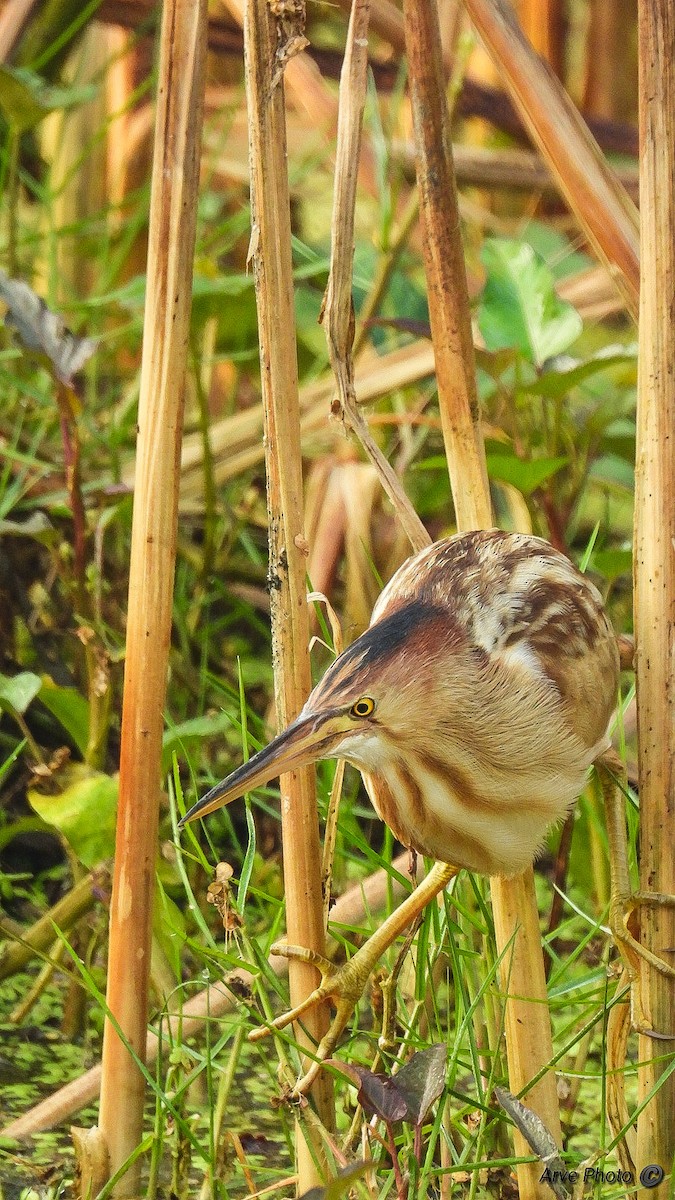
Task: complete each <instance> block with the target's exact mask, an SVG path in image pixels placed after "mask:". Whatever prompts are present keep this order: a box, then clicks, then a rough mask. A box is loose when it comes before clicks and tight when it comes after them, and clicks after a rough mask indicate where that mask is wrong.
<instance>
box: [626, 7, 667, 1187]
mask: <svg viewBox="0 0 675 1200" xmlns="http://www.w3.org/2000/svg"><path fill="white" fill-rule="evenodd" d="M638 28H639V58H640V165H641V174H640V195H641V205H640V212H641V219H642V228H641V234H642V241H641V258H642V264H643V267H642V283H641V303H640V351H639V368H638V409H637V447H636V480H635V484H636V490H635V560H634V563H635V566H634V571H635V643H636V676H637V713H638V743H639V778H640V886H641V889H642V890H643V891H646V892H657V893H662V894H663V893H665V894H670V895H671V896H672V895H673V894H674V893H675V855H674V854H673V847H674V846H675V319H674V318H675V313H674V311H673V296H675V242H674V241H673V228H674V227H675V12H674V10H673V5H672V3H671V0H640V3H639V5H638ZM639 911H640V931H641V940H642V941H643V943H644V944H645V946H647V947H648V948H649V949H650V950H652V951H653V952H654V953H655V954H657V955H660V956H661V957H662V958H665V959H667V961H668V962H670V963H671V964H672V963H673V949H674V948H675V908H673V907H672V906H671V907H659V906H657V905H654V906H651V905H649V906H643V907H642V908H641V909H640V910H639ZM639 987H640V994H641V999H642V1006H643V1009H644V1011H645V1014H646V1016H647V1019H648V1020H649V1021H650V1023H651V1026H652V1028H653V1029H655V1030H657V1031H659V1032H661V1033H670V1034H671V1036H672V1034H673V1033H674V1032H675V981H673V980H672V979H668V978H665V977H664V976H663V975H660V974H658V973H657V972H656V971H655V970H653V969H652V968H650V967H647V966H646V965H645V964H643V965H642V969H641V972H640V980H639ZM639 1044H640V1066H639V1068H638V1096H639V1099H640V1100H641V1101H644V1100H645V1099H646V1098H647V1096H648V1095H649V1094H650V1092H651V1091H652V1088H655V1087H658V1088H659V1090H658V1092H657V1093H656V1095H655V1096H654V1098H653V1099H652V1100H651V1102H650V1103H649V1104H648V1105H647V1106H646V1108H645V1109H644V1110H643V1111H642V1112H641V1113H640V1115H639V1117H638V1140H637V1166H638V1169H640V1168H642V1167H644V1166H645V1165H647V1164H649V1163H656V1164H659V1165H660V1166H661V1167H663V1168H664V1170H665V1171H666V1172H668V1171H669V1170H672V1162H673V1153H674V1151H675V1073H674V1072H672V1070H671V1074H670V1077H669V1078H668V1079H666V1080H663V1079H662V1076H663V1075H664V1073H665V1072H666V1071H667V1070H668V1069H669V1068H672V1065H673V1042H672V1041H670V1042H664V1043H660V1042H658V1041H654V1040H652V1039H649V1038H646V1037H642V1038H640V1043H639ZM669 1187H670V1188H672V1180H671V1182H670V1185H669V1183H668V1178H666V1181H665V1182H664V1183H662V1184H661V1186H660V1187H658V1188H655V1189H652V1190H649V1191H646V1190H642V1191H641V1192H640V1194H641V1195H643V1196H645V1197H646V1196H653V1197H655V1198H656V1200H665V1197H666V1196H667V1195H670V1194H671V1192H670V1190H669Z"/></svg>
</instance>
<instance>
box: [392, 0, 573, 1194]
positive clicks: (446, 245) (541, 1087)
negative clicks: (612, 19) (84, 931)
mask: <svg viewBox="0 0 675 1200" xmlns="http://www.w3.org/2000/svg"><path fill="white" fill-rule="evenodd" d="M403 18H404V23H405V29H406V46H407V53H408V71H409V76H408V78H409V87H410V99H411V106H412V116H413V128H414V133H415V143H416V146H417V178H418V187H419V191H420V216H421V221H422V233H423V247H424V262H425V272H426V279H427V294H428V299H429V316H430V320H431V330H432V337H433V344H434V352H435V356H436V377H437V381H438V398H439V406H440V411H441V417H442V422H443V436H444V441H445V450H446V456H447V460H448V469H449V472H450V481H451V486H452V495H453V500H454V504H455V514H456V519H457V526H458V528H459V529H481V528H483V529H484V528H489V527H490V526H491V525H492V524H493V517H492V509H491V504H490V492H489V486H488V478H487V468H486V463H485V449H484V445H483V439H482V436H481V430H480V414H479V407H478V397H477V392H476V371H475V361H474V350H473V340H472V335H471V313H470V308H469V297H468V291H467V283H466V273H465V268H464V255H463V249H462V243H461V237H460V224H459V212H458V206H457V187H456V182H455V175H454V169H453V162H452V155H451V151H450V140H449V137H448V129H447V124H448V118H447V104H446V98H445V86H444V78H443V63H442V58H441V51H440V34H439V30H438V18H437V14H436V11H435V4H434V3H433V2H432V0H428V3H427V4H426V5H419V4H417V3H416V0H404V4H403ZM491 891H492V902H493V913H494V924H495V935H496V939H497V948H498V951H499V952H500V953H504V958H503V961H502V971H501V980H502V986H503V988H504V993H505V995H506V1044H507V1054H508V1063H509V1082H510V1086H511V1090H512V1091H513V1092H514V1093H516V1094H517V1095H521V1094H522V1093H523V1092H524V1093H525V1094H526V1102H527V1104H528V1105H529V1106H530V1107H531V1108H533V1109H534V1111H535V1112H536V1113H537V1114H538V1116H539V1117H540V1118H541V1119H542V1121H543V1122H544V1124H545V1125H546V1126H547V1127H548V1129H549V1130H550V1132H551V1133H552V1135H553V1137H554V1138H555V1139H556V1141H557V1143H558V1145H560V1144H561V1141H562V1138H561V1130H560V1117H559V1112H558V1099H557V1093H556V1082H555V1075H554V1074H553V1073H552V1072H551V1071H550V1070H546V1068H547V1065H548V1064H549V1063H550V1062H551V1060H552V1058H553V1046H552V1040H551V1026H550V1020H549V1015H548V1006H547V993H546V980H545V977H544V964H543V955H542V948H541V935H540V931H539V914H538V910H537V903H536V896H535V890H534V874H533V871H532V869H531V868H530V869H529V871H527V872H525V874H524V875H522V876H520V877H518V878H516V879H509V880H504V879H493V880H492V881H491ZM540 1072H542V1073H543V1074H542V1078H541V1079H540V1080H539V1082H538V1083H537V1084H536V1085H535V1086H534V1087H532V1088H528V1085H529V1083H530V1081H531V1080H532V1079H534V1078H535V1077H537V1076H538V1075H539V1074H540ZM514 1140H515V1144H516V1150H517V1153H518V1154H519V1155H520V1156H527V1155H528V1154H529V1147H528V1146H527V1144H526V1142H525V1140H524V1139H523V1138H522V1136H521V1135H520V1134H519V1133H515V1134H514ZM517 1174H518V1185H519V1191H520V1196H521V1198H522V1200H530V1198H535V1197H540V1196H541V1197H543V1196H544V1195H546V1194H547V1188H546V1187H545V1186H544V1185H540V1183H539V1177H540V1175H541V1170H540V1165H539V1164H537V1163H534V1164H533V1163H520V1164H519V1165H518V1167H517Z"/></svg>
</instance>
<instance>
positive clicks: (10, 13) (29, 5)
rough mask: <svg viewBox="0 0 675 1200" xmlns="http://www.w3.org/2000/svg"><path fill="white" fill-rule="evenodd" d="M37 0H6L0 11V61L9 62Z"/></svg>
mask: <svg viewBox="0 0 675 1200" xmlns="http://www.w3.org/2000/svg"><path fill="white" fill-rule="evenodd" d="M39 7H40V5H39V0H7V3H6V4H5V6H4V8H3V10H2V12H1V13H0V63H6V62H9V60H10V59H11V57H12V55H13V53H14V51H15V49H16V47H17V46H18V44H19V42H20V41H21V37H22V35H23V31H24V29H25V28H26V26H27V24H28V22H29V21H30V20H31V17H32V16H33V13H34V12H35V9H37V8H39Z"/></svg>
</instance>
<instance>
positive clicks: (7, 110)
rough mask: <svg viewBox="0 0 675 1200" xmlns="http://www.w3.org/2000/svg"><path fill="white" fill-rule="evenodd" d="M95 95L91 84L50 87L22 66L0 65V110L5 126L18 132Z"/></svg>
mask: <svg viewBox="0 0 675 1200" xmlns="http://www.w3.org/2000/svg"><path fill="white" fill-rule="evenodd" d="M95 95H96V88H95V87H93V86H92V85H87V86H85V87H69V88H56V87H50V86H49V85H48V84H46V83H45V82H44V80H43V79H42V77H41V76H40V75H36V74H35V72H34V71H29V70H27V69H26V68H25V67H8V66H0V109H2V112H3V113H4V115H5V117H6V119H7V122H8V124H10V125H13V126H14V128H15V129H17V130H19V131H20V132H23V131H25V130H27V129H32V128H34V126H35V125H39V123H40V121H42V120H43V118H44V117H46V116H47V114H48V113H50V112H55V111H56V110H57V109H66V108H73V107H74V106H75V105H78V104H84V103H86V102H87V101H88V100H92V99H93V97H94V96H95Z"/></svg>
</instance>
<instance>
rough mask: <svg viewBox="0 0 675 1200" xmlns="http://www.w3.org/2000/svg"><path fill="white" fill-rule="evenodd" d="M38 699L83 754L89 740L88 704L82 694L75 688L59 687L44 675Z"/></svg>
mask: <svg viewBox="0 0 675 1200" xmlns="http://www.w3.org/2000/svg"><path fill="white" fill-rule="evenodd" d="M40 700H41V702H42V703H43V704H44V706H45V708H46V709H48V711H49V712H50V713H51V714H52V716H53V717H56V720H57V721H58V723H59V725H61V726H62V727H63V728H64V729H65V731H66V733H68V734H69V735H70V737H71V738H72V739H73V741H74V743H75V745H76V746H77V748H78V750H79V751H80V754H84V753H85V752H86V749H87V744H88V742H89V704H88V702H87V700H85V698H84V696H82V695H81V694H80V692H78V691H77V689H76V688H71V687H59V686H58V685H57V684H55V683H54V682H53V681H52V680H51V679H50V678H49V676H45V677H44V679H43V680H42V687H41V688H40Z"/></svg>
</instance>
